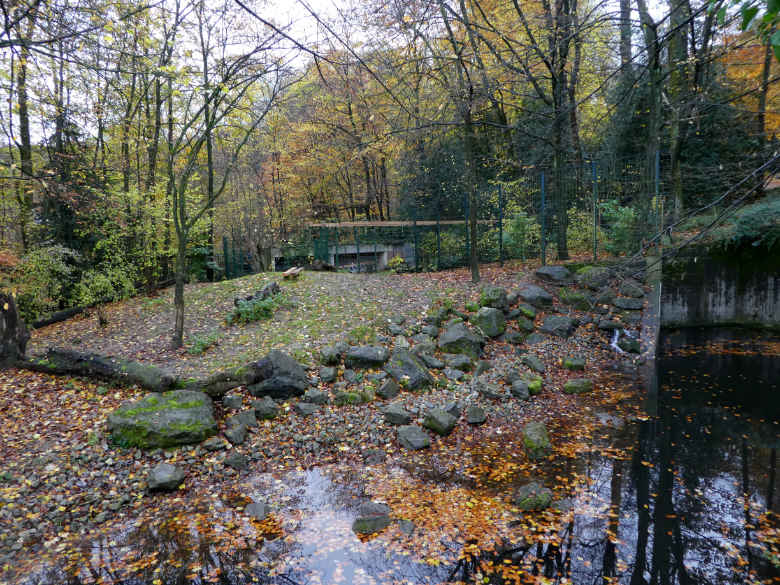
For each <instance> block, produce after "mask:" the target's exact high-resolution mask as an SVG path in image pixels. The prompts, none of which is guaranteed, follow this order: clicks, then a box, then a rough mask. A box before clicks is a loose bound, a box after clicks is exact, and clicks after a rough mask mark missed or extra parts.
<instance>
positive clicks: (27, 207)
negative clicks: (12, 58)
mask: <svg viewBox="0 0 780 585" xmlns="http://www.w3.org/2000/svg"><path fill="white" fill-rule="evenodd" d="M29 57H30V51H29V49H28V48H27V47H26V46H22V48H21V50H20V54H19V69H18V72H17V79H16V82H17V95H18V99H19V163H20V168H21V171H22V178H21V180H20V181H19V187H18V194H17V199H18V202H19V234H20V236H21V240H22V253H27V251H28V249H29V246H30V237H29V234H28V224H29V221H30V213H31V212H32V205H33V197H32V190H31V189H30V187H29V185H30V180H31V178H32V173H33V166H32V141H31V139H30V111H29V107H28V102H27V60H28V59H29Z"/></svg>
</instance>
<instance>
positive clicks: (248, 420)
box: [225, 409, 257, 429]
mask: <svg viewBox="0 0 780 585" xmlns="http://www.w3.org/2000/svg"><path fill="white" fill-rule="evenodd" d="M225 422H226V423H227V426H229V427H231V426H237V425H244V426H245V427H246V428H248V429H253V428H255V427H256V426H257V416H256V415H255V411H254V409H252V410H242V411H241V412H239V413H238V414H235V415H233V416H231V417H229V418H228V419H227V420H226V421H225Z"/></svg>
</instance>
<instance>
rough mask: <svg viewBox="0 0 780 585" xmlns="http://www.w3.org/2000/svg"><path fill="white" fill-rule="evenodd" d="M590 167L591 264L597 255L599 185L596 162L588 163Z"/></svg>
mask: <svg viewBox="0 0 780 585" xmlns="http://www.w3.org/2000/svg"><path fill="white" fill-rule="evenodd" d="M590 166H591V171H592V172H593V262H596V259H597V258H598V255H599V253H598V250H599V235H598V233H599V232H598V230H599V185H598V178H597V177H598V173H597V172H596V161H595V160H592V161H590Z"/></svg>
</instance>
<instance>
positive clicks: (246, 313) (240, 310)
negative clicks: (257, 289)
mask: <svg viewBox="0 0 780 585" xmlns="http://www.w3.org/2000/svg"><path fill="white" fill-rule="evenodd" d="M286 304H287V299H286V298H285V295H284V293H282V294H278V295H273V296H270V297H268V298H266V299H252V300H251V301H239V302H238V305H237V306H236V307H235V308H234V309H233V310H232V311H231V312H230V314H228V316H227V318H226V321H227V324H228V325H235V324H236V323H241V324H246V323H252V322H253V321H264V320H266V319H270V318H271V317H273V316H274V313H275V312H276V311H277V309H280V308H282V307H284V306H286Z"/></svg>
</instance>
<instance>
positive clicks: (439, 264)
mask: <svg viewBox="0 0 780 585" xmlns="http://www.w3.org/2000/svg"><path fill="white" fill-rule="evenodd" d="M437 242H440V244H441V250H437ZM465 254H466V237H465V235H464V234H463V233H462V232H457V231H452V230H444V229H443V230H442V231H440V232H439V237H438V238H437V237H436V232H435V231H430V232H428V233H427V234H425V236H423V238H422V239H421V240H420V244H419V252H418V255H419V261H420V263H421V264H422V265H425V266H426V267H427V268H429V269H431V270H444V269H445V268H452V267H454V266H458V265H460V264H461V263H462V262H463V258H464V256H465Z"/></svg>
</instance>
